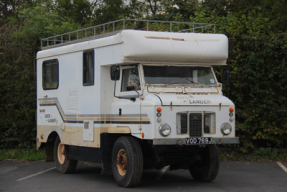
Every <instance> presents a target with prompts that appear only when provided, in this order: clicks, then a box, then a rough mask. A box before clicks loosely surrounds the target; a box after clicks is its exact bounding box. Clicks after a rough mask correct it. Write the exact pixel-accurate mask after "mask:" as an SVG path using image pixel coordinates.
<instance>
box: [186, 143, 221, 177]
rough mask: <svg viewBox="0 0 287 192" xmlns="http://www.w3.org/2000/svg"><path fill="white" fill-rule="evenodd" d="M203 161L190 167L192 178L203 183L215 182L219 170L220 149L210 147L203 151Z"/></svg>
mask: <svg viewBox="0 0 287 192" xmlns="http://www.w3.org/2000/svg"><path fill="white" fill-rule="evenodd" d="M200 156H201V160H199V161H196V162H195V163H193V164H191V165H190V166H189V171H190V174H191V176H192V177H193V178H194V179H195V180H197V181H201V182H210V181H213V180H214V179H215V178H216V176H217V174H218V170H219V149H218V147H217V146H208V147H206V148H204V150H203V151H201V154H200Z"/></svg>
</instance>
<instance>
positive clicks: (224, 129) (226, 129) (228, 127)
mask: <svg viewBox="0 0 287 192" xmlns="http://www.w3.org/2000/svg"><path fill="white" fill-rule="evenodd" d="M231 131H232V127H231V125H230V124H229V123H223V124H222V125H221V132H222V134H223V135H229V134H230V133H231Z"/></svg>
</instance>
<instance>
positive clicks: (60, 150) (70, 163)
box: [54, 136, 78, 173]
mask: <svg viewBox="0 0 287 192" xmlns="http://www.w3.org/2000/svg"><path fill="white" fill-rule="evenodd" d="M54 159H55V165H56V168H57V170H58V171H59V172H61V173H72V172H74V171H75V169H76V167H77V164H78V161H77V160H74V159H68V157H67V154H66V152H65V145H64V144H63V143H61V140H60V138H59V136H58V137H57V138H56V140H55V145H54Z"/></svg>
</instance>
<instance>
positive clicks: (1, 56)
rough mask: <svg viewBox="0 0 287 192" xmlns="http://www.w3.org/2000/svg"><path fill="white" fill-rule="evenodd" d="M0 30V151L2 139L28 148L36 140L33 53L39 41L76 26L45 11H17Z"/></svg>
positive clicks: (36, 9)
mask: <svg viewBox="0 0 287 192" xmlns="http://www.w3.org/2000/svg"><path fill="white" fill-rule="evenodd" d="M19 13H20V14H19V15H18V18H9V21H6V23H5V24H4V25H3V26H1V29H0V31H1V32H0V45H1V46H0V61H1V63H0V71H1V73H0V83H1V89H0V94H1V97H0V114H1V118H0V132H1V133H2V134H1V135H0V147H4V146H3V143H4V139H5V137H16V138H18V139H19V141H20V144H19V146H23V147H24V146H27V144H28V143H30V140H31V139H32V138H35V137H36V123H35V113H36V111H35V110H36V65H35V58H36V52H37V50H38V49H39V39H40V38H43V37H47V36H52V35H55V34H58V33H63V32H66V31H70V30H75V29H77V28H78V26H79V25H77V24H74V22H73V21H70V20H69V21H68V20H65V19H64V18H62V17H60V16H59V15H58V14H57V13H54V12H49V11H47V9H46V8H45V7H40V6H36V7H33V8H24V9H23V11H19Z"/></svg>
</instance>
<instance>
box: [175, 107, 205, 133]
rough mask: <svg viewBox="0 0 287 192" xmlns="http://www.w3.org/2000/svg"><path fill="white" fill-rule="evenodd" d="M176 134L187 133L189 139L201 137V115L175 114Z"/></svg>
mask: <svg viewBox="0 0 287 192" xmlns="http://www.w3.org/2000/svg"><path fill="white" fill-rule="evenodd" d="M176 121H177V123H176V124H177V130H178V131H177V132H178V134H186V133H189V136H190V137H201V136H202V113H177V115H176Z"/></svg>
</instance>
